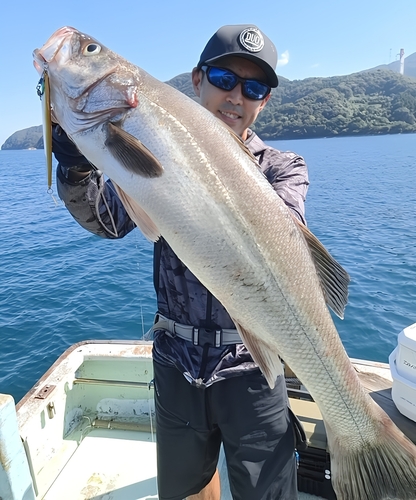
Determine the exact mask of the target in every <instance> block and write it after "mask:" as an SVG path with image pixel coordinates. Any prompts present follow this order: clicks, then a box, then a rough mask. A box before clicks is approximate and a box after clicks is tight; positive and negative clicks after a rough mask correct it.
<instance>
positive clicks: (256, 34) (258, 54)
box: [197, 24, 279, 88]
mask: <svg viewBox="0 0 416 500" xmlns="http://www.w3.org/2000/svg"><path fill="white" fill-rule="evenodd" d="M230 55H233V56H239V57H243V58H244V59H249V60H250V61H253V62H254V63H255V64H257V65H258V66H259V67H260V68H261V69H262V70H263V71H264V73H265V74H266V77H267V82H266V83H267V84H268V85H270V87H273V88H274V87H277V86H278V84H279V80H278V79H277V75H276V72H275V69H276V65H277V51H276V47H275V46H274V44H273V42H272V41H271V40H270V39H269V38H268V37H267V36H266V35H265V34H264V33H263V32H262V31H260V30H259V28H257V26H255V25H254V24H237V25H229V26H223V27H222V28H220V29H219V30H218V31H217V32H216V33H215V34H214V35H213V36H212V37H211V38H210V39H209V41H208V43H207V44H206V46H205V48H204V50H203V51H202V54H201V57H200V59H199V63H198V65H197V68H198V69H199V68H201V66H203V65H204V64H208V65H210V64H212V63H214V62H216V61H217V59H221V58H222V57H224V56H230Z"/></svg>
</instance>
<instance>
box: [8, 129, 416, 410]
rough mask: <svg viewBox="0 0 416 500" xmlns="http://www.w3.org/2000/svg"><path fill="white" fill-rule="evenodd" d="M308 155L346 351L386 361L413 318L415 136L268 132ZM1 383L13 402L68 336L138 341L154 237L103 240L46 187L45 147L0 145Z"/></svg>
mask: <svg viewBox="0 0 416 500" xmlns="http://www.w3.org/2000/svg"><path fill="white" fill-rule="evenodd" d="M270 144H271V145H273V146H274V147H276V148H278V149H281V150H284V151H285V150H291V151H295V152H296V153H298V154H300V155H302V156H304V158H305V160H306V162H307V163H308V167H309V176H310V182H311V185H310V188H309V192H308V197H307V202H306V214H307V220H308V225H309V228H310V229H311V230H312V232H314V233H315V235H316V236H318V238H319V239H320V240H321V241H322V242H323V243H324V245H325V246H326V247H327V248H328V249H329V250H330V252H331V253H332V255H333V256H334V257H335V258H336V259H337V260H338V261H339V262H340V263H341V264H342V265H343V266H344V267H345V269H346V270H347V271H348V273H349V274H350V276H351V285H350V289H349V304H348V306H347V308H346V311H345V319H344V320H339V319H338V318H336V317H335V318H334V319H335V323H336V326H337V328H338V331H339V333H340V336H341V338H342V341H343V343H344V345H345V348H346V350H347V352H348V354H349V355H350V356H352V357H356V358H363V359H369V360H374V361H383V362H387V358H388V355H389V353H390V352H391V351H392V350H393V348H394V347H395V345H396V342H397V335H398V333H399V332H400V331H401V330H402V329H403V328H404V327H406V326H408V325H410V324H412V323H415V322H416V306H415V298H416V216H415V207H416V135H390V136H377V137H347V138H334V139H309V140H296V141H274V142H271V143H270ZM0 176H1V182H0V228H1V237H0V339H1V347H0V392H1V393H8V394H12V395H13V396H14V398H15V400H16V401H18V400H19V399H20V398H21V397H22V396H23V395H24V394H25V393H26V392H27V391H28V390H29V389H30V388H31V387H32V386H33V385H34V384H35V382H36V381H37V380H38V378H39V377H40V376H41V375H42V374H43V373H44V372H45V371H46V370H47V369H48V368H49V367H50V365H51V364H52V363H53V362H54V361H55V360H56V359H57V358H58V357H59V356H60V355H61V354H62V352H63V351H64V350H65V349H66V348H67V347H69V346H70V345H72V344H74V343H76V342H80V341H83V340H87V339H141V338H142V337H143V335H144V333H145V332H146V331H147V330H148V329H149V328H150V326H151V324H152V320H153V315H154V312H155V308H156V302H155V294H154V290H153V282H152V253H153V245H152V244H151V243H149V242H148V241H147V240H146V239H145V238H144V237H143V236H142V235H141V233H140V231H139V230H137V229H136V230H134V231H132V232H131V233H130V234H129V235H127V236H126V237H125V238H122V239H120V240H105V239H102V238H99V237H98V236H95V235H92V234H90V233H88V232H87V231H85V230H84V229H82V228H81V227H80V226H79V225H78V224H77V223H76V222H75V221H74V220H73V219H72V217H71V216H70V215H69V213H68V211H67V210H66V208H65V207H64V206H63V205H62V203H61V202H60V201H59V199H58V197H57V195H56V187H55V186H54V187H53V189H54V192H55V200H54V198H53V197H52V196H50V195H49V194H47V186H46V182H47V181H46V167H45V160H44V153H43V151H0Z"/></svg>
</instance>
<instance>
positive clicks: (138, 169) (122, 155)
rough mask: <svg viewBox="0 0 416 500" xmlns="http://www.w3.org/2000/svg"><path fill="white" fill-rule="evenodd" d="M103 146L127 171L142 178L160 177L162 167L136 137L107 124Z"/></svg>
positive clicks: (111, 124)
mask: <svg viewBox="0 0 416 500" xmlns="http://www.w3.org/2000/svg"><path fill="white" fill-rule="evenodd" d="M106 127H107V139H106V141H105V145H106V146H107V148H108V150H109V151H110V153H111V154H112V155H113V156H114V158H116V159H117V160H118V161H119V162H120V163H121V164H122V165H123V166H124V167H125V168H126V169H127V170H129V171H130V172H133V173H134V174H137V175H141V176H142V177H147V178H153V177H160V176H161V175H162V174H163V167H162V165H161V164H160V162H159V160H158V159H157V158H156V157H155V156H154V155H153V153H152V152H151V151H150V150H149V149H147V147H146V146H145V145H144V144H142V143H141V142H140V141H139V140H138V139H136V137H134V136H132V135H131V134H129V133H128V132H126V131H125V130H123V129H122V128H120V127H118V126H117V125H114V123H111V122H108V123H107V124H106Z"/></svg>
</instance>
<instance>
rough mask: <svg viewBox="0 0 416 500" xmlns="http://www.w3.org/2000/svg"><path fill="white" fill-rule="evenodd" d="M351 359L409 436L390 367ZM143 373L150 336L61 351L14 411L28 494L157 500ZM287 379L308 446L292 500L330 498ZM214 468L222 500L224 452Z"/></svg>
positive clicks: (314, 440)
mask: <svg viewBox="0 0 416 500" xmlns="http://www.w3.org/2000/svg"><path fill="white" fill-rule="evenodd" d="M351 361H352V363H353V366H354V367H355V369H356V371H357V373H358V376H359V378H360V380H361V382H362V384H363V386H364V387H365V389H366V390H367V391H368V392H369V393H370V395H371V397H373V399H374V400H375V401H376V402H377V403H378V404H379V405H380V406H381V407H382V408H383V409H384V410H385V411H386V412H387V413H388V414H389V415H390V417H391V418H392V420H393V421H394V422H395V423H396V425H398V427H399V428H401V430H402V431H403V432H404V433H405V434H406V435H407V436H408V437H409V438H410V439H411V440H413V441H414V442H416V425H415V422H413V421H411V420H409V419H407V418H406V417H404V416H403V415H401V414H400V413H399V412H398V410H397V409H396V407H395V405H394V403H393V402H392V399H391V386H392V380H391V374H390V370H389V366H388V365H387V364H385V363H375V362H366V361H362V360H354V359H353V360H351ZM152 378H153V375H152V360H151V343H143V342H131V343H124V342H121V343H118V342H110V343H109V342H106V343H81V344H78V345H75V346H73V347H72V348H71V349H69V350H68V351H67V352H66V353H64V355H62V356H61V358H60V359H59V360H58V361H57V362H56V363H55V364H54V366H53V367H51V369H50V370H49V371H48V372H47V373H46V374H45V375H44V376H43V377H42V378H41V379H40V380H39V382H38V384H37V385H36V386H35V387H34V388H33V389H32V390H31V391H30V392H29V393H28V394H27V395H26V396H25V398H23V400H22V401H20V402H19V404H18V405H17V413H16V414H15V416H14V417H13V418H15V419H16V430H17V423H18V427H19V434H20V446H22V443H23V448H24V454H25V455H26V457H27V463H28V468H29V470H30V478H31V481H32V482H33V490H34V494H35V497H33V498H36V500H57V499H59V500H98V499H100V500H151V499H157V498H158V494H157V483H156V445H155V439H156V437H155V434H154V431H155V423H154V401H153V386H152ZM286 383H287V387H288V393H289V399H290V404H291V407H292V409H293V411H294V412H295V413H296V414H297V416H298V417H299V419H300V421H301V422H302V424H303V426H304V429H305V432H306V435H307V438H308V441H309V443H310V446H309V447H308V450H306V451H305V452H301V451H300V452H299V457H300V460H299V469H298V480H299V481H298V484H299V489H300V490H302V492H301V493H299V499H300V500H312V499H313V500H317V499H318V498H321V497H324V498H326V499H330V500H333V499H334V498H335V495H334V493H333V490H332V487H331V481H330V474H331V473H330V461H329V455H328V453H327V442H326V433H325V428H324V424H323V421H322V416H321V413H320V411H319V408H318V406H317V405H316V403H314V402H313V401H312V400H311V398H310V396H309V394H308V393H307V391H305V390H304V388H303V387H302V386H301V383H300V382H299V381H298V380H297V379H296V378H292V376H291V375H290V376H288V378H287V382H286ZM308 398H309V399H308ZM16 445H17V442H16ZM219 470H220V478H221V489H222V495H221V500H231V494H230V491H229V485H228V477H227V469H226V464H225V459H224V454H223V453H221V455H220V462H219ZM0 472H1V470H0ZM306 491H307V492H309V493H314V494H315V495H321V496H314V495H312V494H307V493H304V492H306ZM0 496H1V495H0ZM13 498H14V497H13ZM16 498H17V497H16ZM28 498H29V497H28ZM30 498H32V497H30Z"/></svg>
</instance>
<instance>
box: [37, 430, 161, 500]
mask: <svg viewBox="0 0 416 500" xmlns="http://www.w3.org/2000/svg"><path fill="white" fill-rule="evenodd" d="M121 457H123V460H122V462H123V463H122V467H120V461H121ZM126 457H128V459H127V460H126ZM43 498H44V500H57V499H58V498H59V499H62V500H66V499H68V500H87V499H88V500H93V499H94V500H98V499H103V500H104V499H105V500H110V499H111V500H139V499H140V500H150V499H157V498H158V496H157V485H156V445H155V443H154V442H152V435H151V433H148V432H140V431H133V430H121V429H92V430H90V431H89V432H88V434H86V436H85V437H84V438H83V439H82V441H81V444H80V445H79V446H78V448H77V449H76V451H75V453H74V454H73V455H72V457H71V459H70V460H69V462H68V463H67V464H66V466H65V469H63V471H62V472H61V473H60V474H59V475H58V477H57V479H56V480H55V482H54V483H53V485H52V487H51V488H50V489H49V491H48V492H47V493H46V495H45V496H44V497H43Z"/></svg>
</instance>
